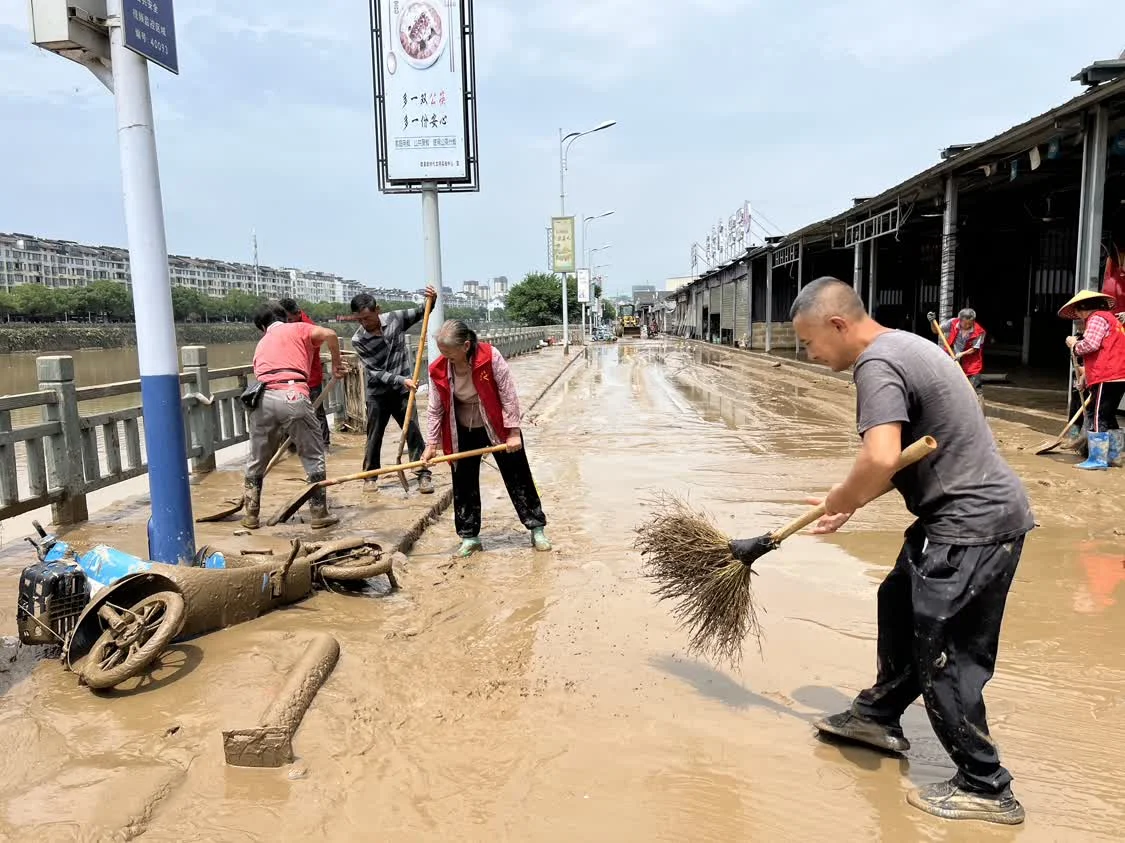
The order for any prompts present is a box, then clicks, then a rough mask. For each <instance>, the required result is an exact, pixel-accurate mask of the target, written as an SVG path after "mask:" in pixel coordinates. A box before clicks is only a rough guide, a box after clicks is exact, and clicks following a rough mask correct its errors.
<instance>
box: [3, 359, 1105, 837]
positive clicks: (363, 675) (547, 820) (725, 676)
mask: <svg viewBox="0 0 1125 843" xmlns="http://www.w3.org/2000/svg"><path fill="white" fill-rule="evenodd" d="M578 353H579V354H582V351H581V350H579V351H578ZM558 364H559V360H558V358H557V357H556V358H554V359H551V358H550V356H549V355H533V356H532V357H530V358H528V359H527V360H517V361H514V363H513V372H514V374H515V376H516V379H517V381H521V387H522V385H523V382H527V381H531V380H535V379H539V380H542V381H543V382H546V380H548V378H547V374H548V373H549V372H548V369H549V368H550V367H551V366H553V367H554V368H555V369H556V370H557V368H558ZM521 391H523V390H522V388H521ZM994 430H995V433H996V436H997V439H998V441H999V442H1000V443H1001V447H1002V448H1003V449H1004V450H1005V453H1006V454H1007V455H1008V456H1009V457H1010V459H1011V460H1012V462H1013V464H1014V465H1015V466H1016V467H1017V468H1018V470H1019V471H1020V472H1021V474H1022V475H1023V477H1024V480H1025V482H1026V484H1027V486H1028V488H1029V490H1030V492H1031V495H1032V497H1033V501H1034V505H1035V509H1036V515H1037V517H1038V518H1039V521H1040V524H1041V526H1040V528H1039V529H1037V530H1036V531H1035V532H1034V533H1033V534H1032V536H1031V537H1030V538H1029V540H1028V543H1027V547H1026V550H1025V552H1024V557H1023V561H1022V562H1021V565H1020V569H1019V573H1018V575H1017V578H1016V582H1015V585H1014V586H1013V589H1012V594H1011V597H1010V600H1009V608H1008V613H1007V617H1006V621H1005V626H1004V631H1003V639H1002V645H1001V653H1000V662H999V668H998V671H997V675H996V678H995V680H994V681H993V682H992V683H991V685H990V686H989V688H988V691H987V692H986V699H987V702H988V705H989V715H990V722H991V726H992V731H993V734H994V737H995V738H996V739H997V740H998V742H999V744H1000V747H1001V751H1002V757H1003V760H1004V762H1005V764H1006V765H1007V766H1009V768H1010V769H1011V770H1012V772H1013V774H1014V776H1015V783H1014V787H1015V788H1016V793H1017V795H1018V796H1019V797H1020V799H1021V800H1022V801H1023V803H1024V805H1025V806H1026V808H1027V810H1028V821H1027V823H1026V825H1025V826H1023V827H1021V828H1018V829H1000V828H995V827H991V826H986V825H981V824H976V823H960V824H958V823H952V822H944V821H941V820H938V819H935V818H931V817H929V816H927V815H924V814H921V813H919V812H917V811H916V810H915V809H913V808H911V807H909V806H908V805H907V804H906V801H905V798H904V797H905V792H906V790H907V789H908V788H909V787H911V786H914V785H918V784H924V783H927V782H931V781H937V780H939V779H945V778H947V777H949V776H950V775H951V774H952V772H953V768H952V765H951V763H950V762H949V760H948V758H947V757H946V755H945V753H944V751H943V750H942V748H941V746H940V745H939V744H938V742H937V739H936V738H935V737H934V735H933V732H932V731H931V729H930V727H929V724H928V722H927V719H926V715H925V711H924V709H923V708H922V707H921V706H920V705H918V704H916V705H915V706H913V707H912V708H911V709H910V710H909V711H908V712H907V715H906V717H905V718H904V727H905V729H906V733H907V736H908V737H909V738H910V739H911V741H912V743H913V748H912V749H911V750H910V752H909V753H908V754H907V755H906V757H905V758H903V759H892V758H887V757H883V756H880V755H877V754H875V753H874V752H869V751H867V750H864V749H860V748H848V747H841V746H838V745H834V744H831V743H826V742H822V741H820V740H819V739H818V738H816V737H815V736H814V731H813V728H812V726H811V721H812V720H813V719H815V718H816V717H817V716H819V715H821V714H823V713H825V712H834V711H837V710H840V709H841V708H843V707H845V706H846V705H847V704H848V702H849V700H850V698H851V697H852V696H853V695H854V693H855V692H856V691H858V690H859V689H861V688H863V687H864V686H865V685H866V684H868V683H869V682H870V681H871V680H872V679H873V676H874V671H875V592H876V588H877V586H878V583H879V581H880V580H881V578H882V576H883V575H884V574H885V573H886V571H887V570H888V568H889V566H890V564H891V562H892V561H893V558H894V555H895V553H896V551H897V549H898V546H899V544H900V541H901V535H902V531H903V530H904V529H905V527H906V526H907V525H908V523H909V516H908V515H907V513H906V512H905V510H904V509H903V507H902V505H901V502H900V501H899V500H897V499H894V498H890V497H888V498H886V499H883V500H881V501H878V502H876V503H874V504H872V505H871V506H870V507H868V508H867V509H866V510H864V511H862V512H861V513H860V514H859V515H857V517H856V518H855V519H853V521H852V522H851V523H850V524H849V525H848V526H847V527H846V528H845V531H844V532H841V533H840V534H838V535H836V536H833V537H830V538H821V537H812V536H809V535H798V536H795V537H793V538H792V539H790V540H789V541H787V542H786V544H785V546H784V547H783V548H781V549H780V550H778V551H775V552H774V553H772V554H770V555H769V556H768V557H766V558H765V559H764V560H763V561H762V562H761V563H759V565H758V570H759V571H760V573H761V576H759V577H757V578H756V581H755V588H756V593H757V596H758V599H759V601H760V602H761V604H762V606H763V607H764V609H765V614H764V615H763V616H762V624H763V628H764V631H765V640H764V642H763V649H762V653H761V654H760V655H759V654H758V652H757V651H756V650H755V649H751V650H749V651H748V652H747V653H746V658H745V659H744V662H743V665H742V667H741V669H740V670H739V671H737V672H732V671H730V670H727V669H720V668H716V667H715V666H713V665H710V664H708V663H706V662H702V661H699V660H696V659H694V658H691V657H688V656H687V655H685V653H684V645H685V641H686V638H685V636H684V634H683V633H682V632H681V631H680V630H678V629H677V628H676V626H675V624H674V622H673V621H672V620H671V618H670V614H669V611H668V607H667V606H665V605H659V604H657V603H656V602H655V600H654V599H653V598H652V596H651V594H650V591H651V586H650V584H649V583H648V582H647V581H645V580H644V579H642V578H641V577H640V575H639V567H640V560H639V558H638V557H637V555H636V554H635V553H634V552H633V550H632V541H633V537H634V536H633V528H634V526H635V525H637V524H639V523H641V522H642V521H644V520H645V518H646V516H647V513H648V510H647V507H646V499H649V498H651V496H652V495H653V494H655V493H657V492H659V491H661V490H670V491H674V492H678V493H681V494H687V495H688V496H689V497H690V499H691V500H692V501H693V502H695V503H697V504H698V505H699V506H700V507H703V508H706V509H707V510H709V511H710V512H711V513H712V514H713V515H714V516H715V518H716V519H717V520H718V523H719V526H720V527H721V528H722V529H724V530H725V531H726V532H728V533H729V534H731V535H732V536H737V537H743V536H747V537H748V536H754V535H759V534H761V533H764V532H767V531H769V530H771V529H774V528H776V527H777V526H779V525H780V524H782V523H784V522H785V521H786V520H788V519H789V518H791V517H793V516H795V515H796V514H799V513H800V512H801V511H802V510H803V508H804V504H803V499H804V498H805V497H806V496H807V495H809V494H816V493H818V492H823V491H824V490H826V489H827V488H828V486H829V485H830V484H831V483H832V482H833V481H834V480H835V479H838V478H840V477H842V476H843V473H844V471H845V470H846V468H847V466H848V464H849V460H850V458H851V455H852V454H853V453H854V449H855V447H856V443H857V440H856V437H855V434H854V415H853V407H852V394H851V391H850V389H849V387H848V385H847V383H846V382H841V381H839V380H837V379H835V378H832V377H830V376H827V375H824V376H818V375H816V374H810V373H809V372H807V371H802V370H799V369H797V368H794V367H792V366H790V365H789V364H784V365H782V366H781V367H779V368H775V367H774V366H773V365H772V364H771V363H769V362H766V361H763V360H761V359H760V358H753V357H749V356H744V355H739V354H731V353H725V352H717V351H711V350H709V349H703V350H700V349H699V348H698V347H691V346H681V345H677V344H676V343H671V342H669V343H664V342H661V341H638V342H623V343H618V344H614V345H607V346H598V347H593V348H590V349H588V350H587V351H586V353H585V356H584V358H583V359H581V360H579V361H578V362H577V363H576V364H575V365H574V366H572V367H571V368H570V369H569V370H568V372H567V373H566V375H565V376H564V377H563V378H562V379H560V381H559V382H558V383H557V384H556V386H555V387H554V388H553V389H552V391H551V392H550V393H548V396H547V397H546V398H545V399H544V400H543V401H542V402H541V404H540V406H539V408H538V410H537V411H536V413H535V418H534V424H529V425H527V426H526V427H525V434H526V438H527V441H528V449H529V457H530V461H531V466H532V470H533V472H534V474H535V479H536V482H537V485H538V488H539V490H540V493H541V495H542V497H543V502H544V508H545V510H546V513H547V518H548V526H547V533H548V535H549V537H550V538H551V539H552V541H553V542H554V544H555V550H554V551H553V552H551V553H548V554H536V553H534V552H533V551H532V549H531V546H530V542H529V539H528V535H527V533H526V531H525V530H523V528H522V527H521V526H520V524H519V522H518V521H517V520H516V518H515V515H514V512H513V511H512V508H511V505H510V503H509V501H508V499H507V496H506V493H505V492H504V488H503V486H502V484H501V482H500V478H499V474H498V472H497V471H496V470H495V469H494V468H488V467H484V468H482V471H481V477H482V487H483V488H482V497H483V499H484V528H483V531H482V536H481V538H482V540H483V542H484V547H485V552H484V553H482V554H479V555H477V556H474V557H472V558H471V559H469V560H460V561H452V560H451V559H450V552H451V551H452V550H453V548H454V547H455V546H456V543H457V539H456V536H455V534H454V529H453V523H452V514H451V512H446V514H445V515H444V516H443V517H441V518H440V519H439V520H438V522H437V523H436V524H434V525H433V526H432V527H430V529H429V530H428V531H427V532H426V533H425V535H424V536H423V537H422V539H421V540H420V541H419V542H418V543H417V545H416V546H415V547H414V548H413V551H412V553H411V556H410V561H409V564H408V565H406V566H405V567H404V568H403V570H401V571H400V572H399V580H400V583H401V585H402V590H401V591H400V592H398V593H395V594H391V595H387V596H366V597H357V596H352V595H339V594H324V593H322V594H319V595H318V596H316V597H315V598H313V599H311V600H309V601H306V602H305V603H302V604H300V605H298V606H296V607H294V608H292V609H289V610H286V611H280V612H275V613H273V614H272V615H269V616H267V617H265V618H262V619H260V620H257V621H254V622H251V623H248V624H244V625H242V626H239V627H235V628H232V629H229V630H225V631H223V632H219V633H214V634H211V635H207V636H204V637H202V638H198V639H196V640H194V641H191V642H187V643H185V644H181V645H177V646H176V647H174V648H173V649H172V651H170V653H169V655H168V657H167V658H166V662H167V664H166V665H165V666H164V667H163V668H162V669H161V671H159V672H158V673H157V674H156V676H155V677H154V680H153V681H152V682H151V683H149V684H147V685H146V686H143V687H141V688H139V689H136V690H134V691H131V692H129V693H118V694H115V695H113V696H112V697H110V696H104V697H98V696H94V695H93V694H91V693H89V692H88V691H86V690H85V689H81V688H77V687H76V685H75V681H74V677H73V676H70V675H67V674H64V673H63V672H62V671H61V669H60V668H59V666H58V665H57V664H56V663H54V662H44V663H40V664H39V665H37V666H34V668H33V669H31V671H30V674H29V675H28V676H27V677H25V678H19V679H18V681H14V682H10V683H9V684H10V687H9V688H8V690H7V691H6V692H5V694H4V696H3V697H0V742H2V744H3V746H4V748H5V752H4V753H3V755H2V756H0V785H2V789H0V794H2V795H0V837H6V838H8V839H36V840H115V839H122V840H124V839H132V838H134V837H138V836H142V838H143V839H144V840H152V841H181V840H186V839H201V840H223V841H226V840H230V841H258V840H262V841H288V840H332V841H336V840H339V841H351V840H373V839H391V840H448V839H471V840H500V839H512V840H529V839H533V840H721V841H727V840H785V839H788V840H820V839H833V840H881V841H907V840H934V841H939V840H940V841H990V840H1008V839H1012V838H1019V839H1020V840H1026V841H1040V840H1042V841H1059V840H1065V841H1078V840H1119V839H1121V838H1122V836H1123V833H1125V832H1123V829H1125V795H1122V793H1121V789H1120V788H1119V786H1118V782H1119V780H1120V775H1119V774H1120V762H1121V759H1122V749H1121V747H1123V746H1125V648H1122V646H1121V641H1122V637H1123V633H1125V606H1123V604H1125V588H1122V587H1121V582H1122V580H1123V579H1125V567H1123V565H1125V548H1123V539H1122V538H1121V537H1120V536H1118V535H1115V529H1120V528H1121V527H1122V526H1125V511H1123V503H1122V495H1121V489H1122V488H1123V487H1125V486H1123V481H1122V479H1121V478H1122V476H1123V475H1122V473H1121V471H1120V470H1119V471H1117V472H1107V473H1104V474H1093V475H1091V474H1088V473H1079V472H1076V471H1074V470H1073V469H1072V468H1070V463H1072V462H1074V461H1075V460H1074V458H1073V457H1065V456H1059V457H1034V456H1031V449H1033V448H1034V446H1035V444H1037V443H1038V442H1040V441H1042V439H1043V438H1044V437H1043V435H1042V434H1041V433H1036V432H1033V431H1029V430H1027V429H1026V428H1022V427H1020V426H1018V425H1013V424H1008V423H1004V422H997V423H996V424H995V425H994ZM440 471H447V470H446V469H439V472H440ZM439 479H441V480H444V479H445V478H444V477H443V478H439ZM1080 493H1081V494H1080ZM3 617H5V618H7V619H10V617H11V615H10V613H8V614H5V615H4V616H3ZM5 631H7V632H11V630H5ZM324 631H326V632H331V633H333V634H334V635H335V636H336V637H337V638H338V640H339V642H340V645H341V650H342V655H341V658H340V662H339V665H338V666H337V668H336V670H335V672H334V673H333V674H332V676H331V677H330V678H329V679H328V682H327V683H326V684H325V686H324V687H323V689H322V690H321V691H320V693H319V694H318V696H317V697H316V699H315V701H314V702H313V705H312V708H311V709H310V711H309V713H308V714H307V715H306V717H305V719H304V723H303V724H302V726H301V728H300V730H299V731H298V732H297V734H296V737H295V740H294V745H295V748H296V751H297V753H298V754H299V756H300V757H299V759H298V761H297V762H296V763H295V764H294V765H292V766H291V767H288V768H282V769H280V770H252V769H251V770H246V769H235V768H230V767H226V766H225V765H224V764H223V753H222V741H221V737H220V733H221V730H222V729H225V728H237V727H241V726H250V725H253V722H252V721H253V720H254V718H255V717H256V716H257V715H258V714H259V713H260V712H261V711H263V710H264V709H265V708H266V707H267V706H268V704H269V702H270V699H271V697H272V694H273V693H274V692H275V691H276V689H277V688H278V687H279V686H280V685H281V683H282V682H283V680H284V674H285V671H286V670H287V669H288V667H289V666H290V665H292V664H293V662H295V661H296V659H297V658H298V657H299V655H300V653H301V651H302V649H303V647H304V644H305V642H306V641H307V640H308V636H309V635H310V634H311V633H314V632H324Z"/></svg>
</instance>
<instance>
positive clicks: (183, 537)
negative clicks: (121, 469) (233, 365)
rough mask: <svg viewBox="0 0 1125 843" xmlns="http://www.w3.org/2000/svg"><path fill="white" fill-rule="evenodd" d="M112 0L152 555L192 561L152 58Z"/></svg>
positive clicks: (192, 534) (164, 559) (112, 43)
mask: <svg viewBox="0 0 1125 843" xmlns="http://www.w3.org/2000/svg"><path fill="white" fill-rule="evenodd" d="M109 6H110V8H109V12H110V16H111V18H112V17H116V18H117V21H116V24H117V25H114V24H113V23H111V26H110V54H111V60H112V66H113V85H114V94H115V96H114V100H115V102H116V104H117V141H118V145H119V148H120V152H121V183H122V188H123V192H124V195H125V227H126V230H127V232H128V237H129V269H130V274H131V275H132V279H133V309H134V311H135V313H136V321H137V357H138V358H139V360H140V370H141V403H142V405H143V408H142V409H143V413H144V428H145V448H146V449H147V451H148V485H149V493H150V496H151V498H152V519H151V521H150V522H149V556H150V557H151V558H152V559H155V560H157V561H159V562H167V563H170V564H180V565H186V564H191V562H192V559H193V557H194V556H195V530H194V526H193V524H192V517H191V492H190V488H189V486H188V469H187V457H186V448H185V441H184V421H183V413H182V411H181V409H180V375H179V371H180V370H179V366H178V361H177V359H176V326H175V322H174V320H173V318H172V289H171V284H170V282H169V278H168V246H167V242H166V240H165V238H164V205H163V202H162V200H161V197H160V171H159V167H158V164H157V159H156V134H155V131H154V128H153V118H152V97H151V94H150V92H149V83H148V62H147V61H146V60H145V59H144V58H143V57H141V56H139V55H137V54H136V53H134V52H132V51H131V50H128V49H126V48H125V45H124V42H123V38H122V31H121V26H120V19H121V0H111V2H110V4H109Z"/></svg>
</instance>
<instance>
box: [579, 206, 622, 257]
mask: <svg viewBox="0 0 1125 843" xmlns="http://www.w3.org/2000/svg"><path fill="white" fill-rule="evenodd" d="M615 213H616V211H606V212H605V213H604V214H594V215H593V216H592V217H586V218H585V219H583V220H582V248H583V249H587V248H588V247H587V243H586V226H588V225H589V224H590V223H591V222H592V221H594V220H600V219H603V218H605V217H611V216H613V215H614V214H615ZM582 263H583V265H585V266H589V265H590V253H589V251H587V253H586V259H585V260H583V261H582Z"/></svg>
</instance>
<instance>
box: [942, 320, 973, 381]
mask: <svg viewBox="0 0 1125 843" xmlns="http://www.w3.org/2000/svg"><path fill="white" fill-rule="evenodd" d="M934 330H935V331H937V335H938V336H939V337H941V344H942V345H944V346H945V350H946V351H947V352H948V353H949V359H950V360H952V361H953V362H954V363H956V364H957V368H958V369H960V370H961V374H962V375H964V376H965V380H967V381H969V383H972V381H971V380H969V373H968V372H966V371H965V369H964V367H963V366H962V365H961V363H960V361H959V360H958V359H957V354H956V352H954V351H953V347H952V346H951V345H950V344H949V340H947V339H946V338H945V332H944V331H943V330H942V329H941V323H939V322H938V321H937V320H936V319H935V320H934Z"/></svg>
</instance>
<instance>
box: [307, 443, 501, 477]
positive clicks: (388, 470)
mask: <svg viewBox="0 0 1125 843" xmlns="http://www.w3.org/2000/svg"><path fill="white" fill-rule="evenodd" d="M507 448H508V446H507V445H491V446H489V447H487V448H476V449H474V450H472V451H458V452H457V453H456V454H444V455H442V456H440V457H434V458H433V459H432V460H430V462H429V464H430V465H433V464H434V463H439V462H456V461H457V460H463V459H464V458H465V457H483V456H484V455H485V454H496V453H499V452H500V451H505V450H507ZM425 465H426V463H424V462H422V460H415V461H414V462H404V463H401V464H399V465H388V466H384V467H383V468H375V469H372V470H371V471H360V472H358V473H356V474H345V475H344V476H343V477H330V478H328V479H327V480H321V481H320V483H318V484H317V485H319V486H324V487H327V486H335V485H337V484H339V483H348V482H351V481H352V480H368V479H370V478H372V477H382V476H383V475H384V474H398V473H399V472H401V471H406V470H407V469H411V468H422V467H423V466H425Z"/></svg>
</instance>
